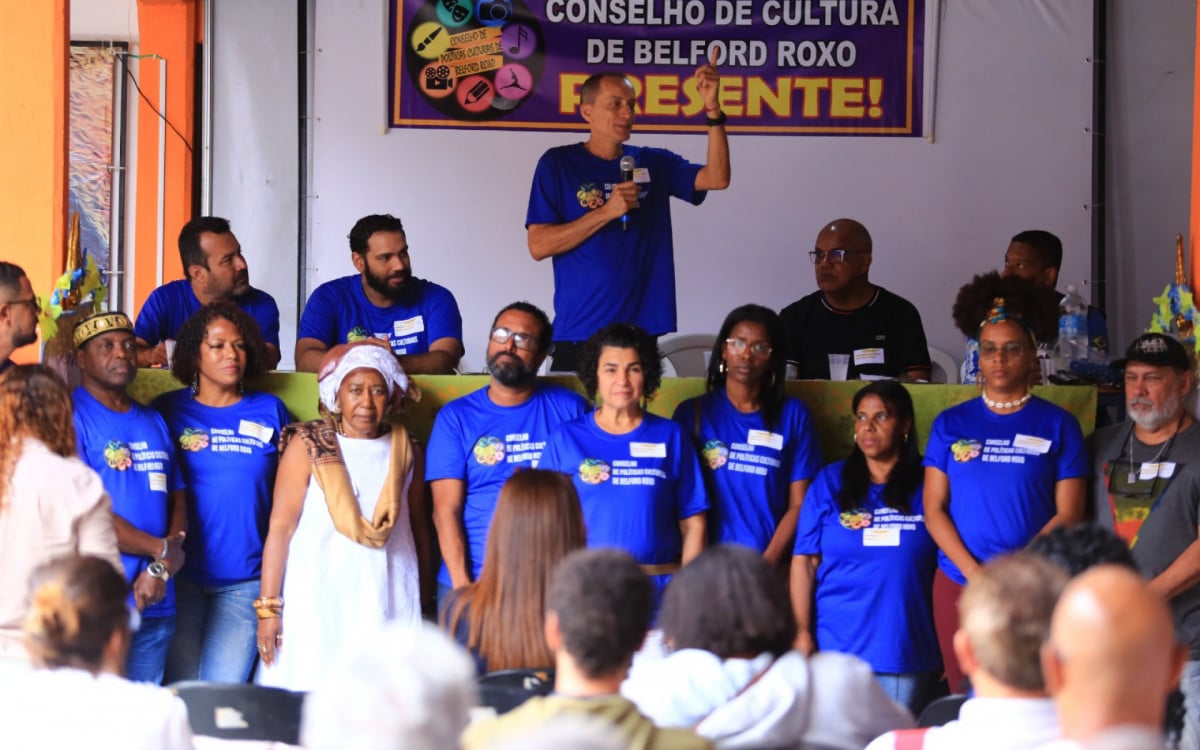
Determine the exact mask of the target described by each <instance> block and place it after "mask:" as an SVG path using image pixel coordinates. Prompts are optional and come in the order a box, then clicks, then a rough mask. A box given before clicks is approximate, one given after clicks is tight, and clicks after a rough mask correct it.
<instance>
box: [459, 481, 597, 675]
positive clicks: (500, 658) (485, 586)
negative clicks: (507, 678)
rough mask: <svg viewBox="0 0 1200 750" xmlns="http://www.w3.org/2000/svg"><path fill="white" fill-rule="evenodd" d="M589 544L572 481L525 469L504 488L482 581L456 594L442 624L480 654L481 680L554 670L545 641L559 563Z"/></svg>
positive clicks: (468, 648)
mask: <svg viewBox="0 0 1200 750" xmlns="http://www.w3.org/2000/svg"><path fill="white" fill-rule="evenodd" d="M586 545H587V534H586V532H585V531H584V528H583V511H582V510H581V509H580V507H579V496H578V495H577V494H576V493H575V486H574V485H573V484H572V483H571V480H570V478H568V477H567V476H566V475H564V474H560V473H559V472H556V471H545V470H541V469H528V470H526V471H518V472H517V473H516V474H513V475H512V476H511V477H509V478H508V481H506V482H505V483H504V486H503V487H501V488H500V496H499V498H498V499H497V501H496V513H495V515H494V516H492V524H491V527H490V528H489V530H488V538H487V546H486V549H485V551H484V558H483V570H482V571H481V572H480V575H479V580H477V581H475V582H474V583H470V584H467V585H466V586H464V587H462V588H460V589H456V590H455V591H454V592H453V593H451V594H450V595H449V596H448V597H447V598H446V601H445V603H444V604H443V605H442V615H441V623H442V627H444V628H445V629H446V630H447V631H449V632H450V633H451V634H453V636H454V639H455V640H456V641H458V643H459V644H460V645H461V646H463V647H464V648H466V649H467V650H468V651H470V652H471V655H472V656H473V657H475V667H476V671H478V673H479V674H480V675H484V674H487V673H488V672H498V671H500V670H502V669H536V668H539V667H547V668H552V667H553V666H554V654H552V653H551V652H550V649H549V648H548V647H547V646H546V639H545V638H544V637H543V634H542V633H543V621H544V619H545V616H546V590H547V589H548V588H549V586H550V575H551V573H553V572H554V567H555V566H556V565H557V564H558V562H559V560H562V559H563V558H564V557H566V556H567V555H568V554H569V553H570V552H571V551H572V550H576V549H579V548H581V547H585V546H586Z"/></svg>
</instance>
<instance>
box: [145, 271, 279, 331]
mask: <svg viewBox="0 0 1200 750" xmlns="http://www.w3.org/2000/svg"><path fill="white" fill-rule="evenodd" d="M233 301H234V303H236V304H237V306H238V307H240V308H242V310H244V311H245V312H246V314H248V315H249V316H250V317H252V318H254V319H255V320H256V321H258V327H259V328H261V329H262V335H263V340H264V341H266V342H267V343H268V344H273V345H275V346H279V306H278V305H276V304H275V299H274V298H273V297H272V296H271V295H269V294H267V293H266V292H264V291H262V290H261V289H254V288H253V287H251V288H250V291H248V292H246V293H245V294H243V295H241V296H238V297H234V298H233ZM202 307H204V305H202V304H200V300H198V299H196V293H195V292H193V291H192V284H191V282H189V281H188V280H187V279H179V280H178V281H172V282H169V283H167V284H163V285H162V286H160V287H159V288H158V289H155V290H154V291H153V292H150V296H149V297H148V298H147V299H146V304H144V305H142V310H141V312H139V313H138V317H137V322H136V323H134V324H133V334H134V335H135V336H137V337H138V338H139V339H141V340H142V341H145V342H146V343H147V344H150V345H151V346H157V345H158V342H160V341H162V340H164V339H175V338H179V329H180V328H183V324H184V323H186V322H187V319H188V318H190V317H192V316H193V315H195V314H196V313H197V312H199V310H200V308H202Z"/></svg>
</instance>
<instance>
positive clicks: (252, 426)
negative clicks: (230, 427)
mask: <svg viewBox="0 0 1200 750" xmlns="http://www.w3.org/2000/svg"><path fill="white" fill-rule="evenodd" d="M238 434H239V435H243V436H245V437H249V438H254V439H255V440H257V441H259V442H260V443H269V442H271V436H272V435H274V434H275V428H273V427H267V426H266V425H265V424H259V423H258V422H251V421H249V420H246V419H243V420H241V421H239V422H238Z"/></svg>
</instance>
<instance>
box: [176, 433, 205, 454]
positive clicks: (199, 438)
mask: <svg viewBox="0 0 1200 750" xmlns="http://www.w3.org/2000/svg"><path fill="white" fill-rule="evenodd" d="M179 447H180V448H183V449H184V450H185V451H188V452H189V453H195V452H196V451H202V450H204V449H205V448H207V447H208V433H207V432H205V431H204V430H202V429H201V428H199V427H184V428H183V432H182V433H181V434H180V435H179Z"/></svg>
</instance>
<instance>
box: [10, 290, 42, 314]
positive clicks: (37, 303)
mask: <svg viewBox="0 0 1200 750" xmlns="http://www.w3.org/2000/svg"><path fill="white" fill-rule="evenodd" d="M7 304H10V305H28V306H29V309H30V310H32V311H33V312H34V313H37V312H38V311H39V310H41V309H42V298H41V297H39V296H37V295H36V294H35V295H33V296H32V297H30V298H29V299H10V300H9V301H8V303H7Z"/></svg>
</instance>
